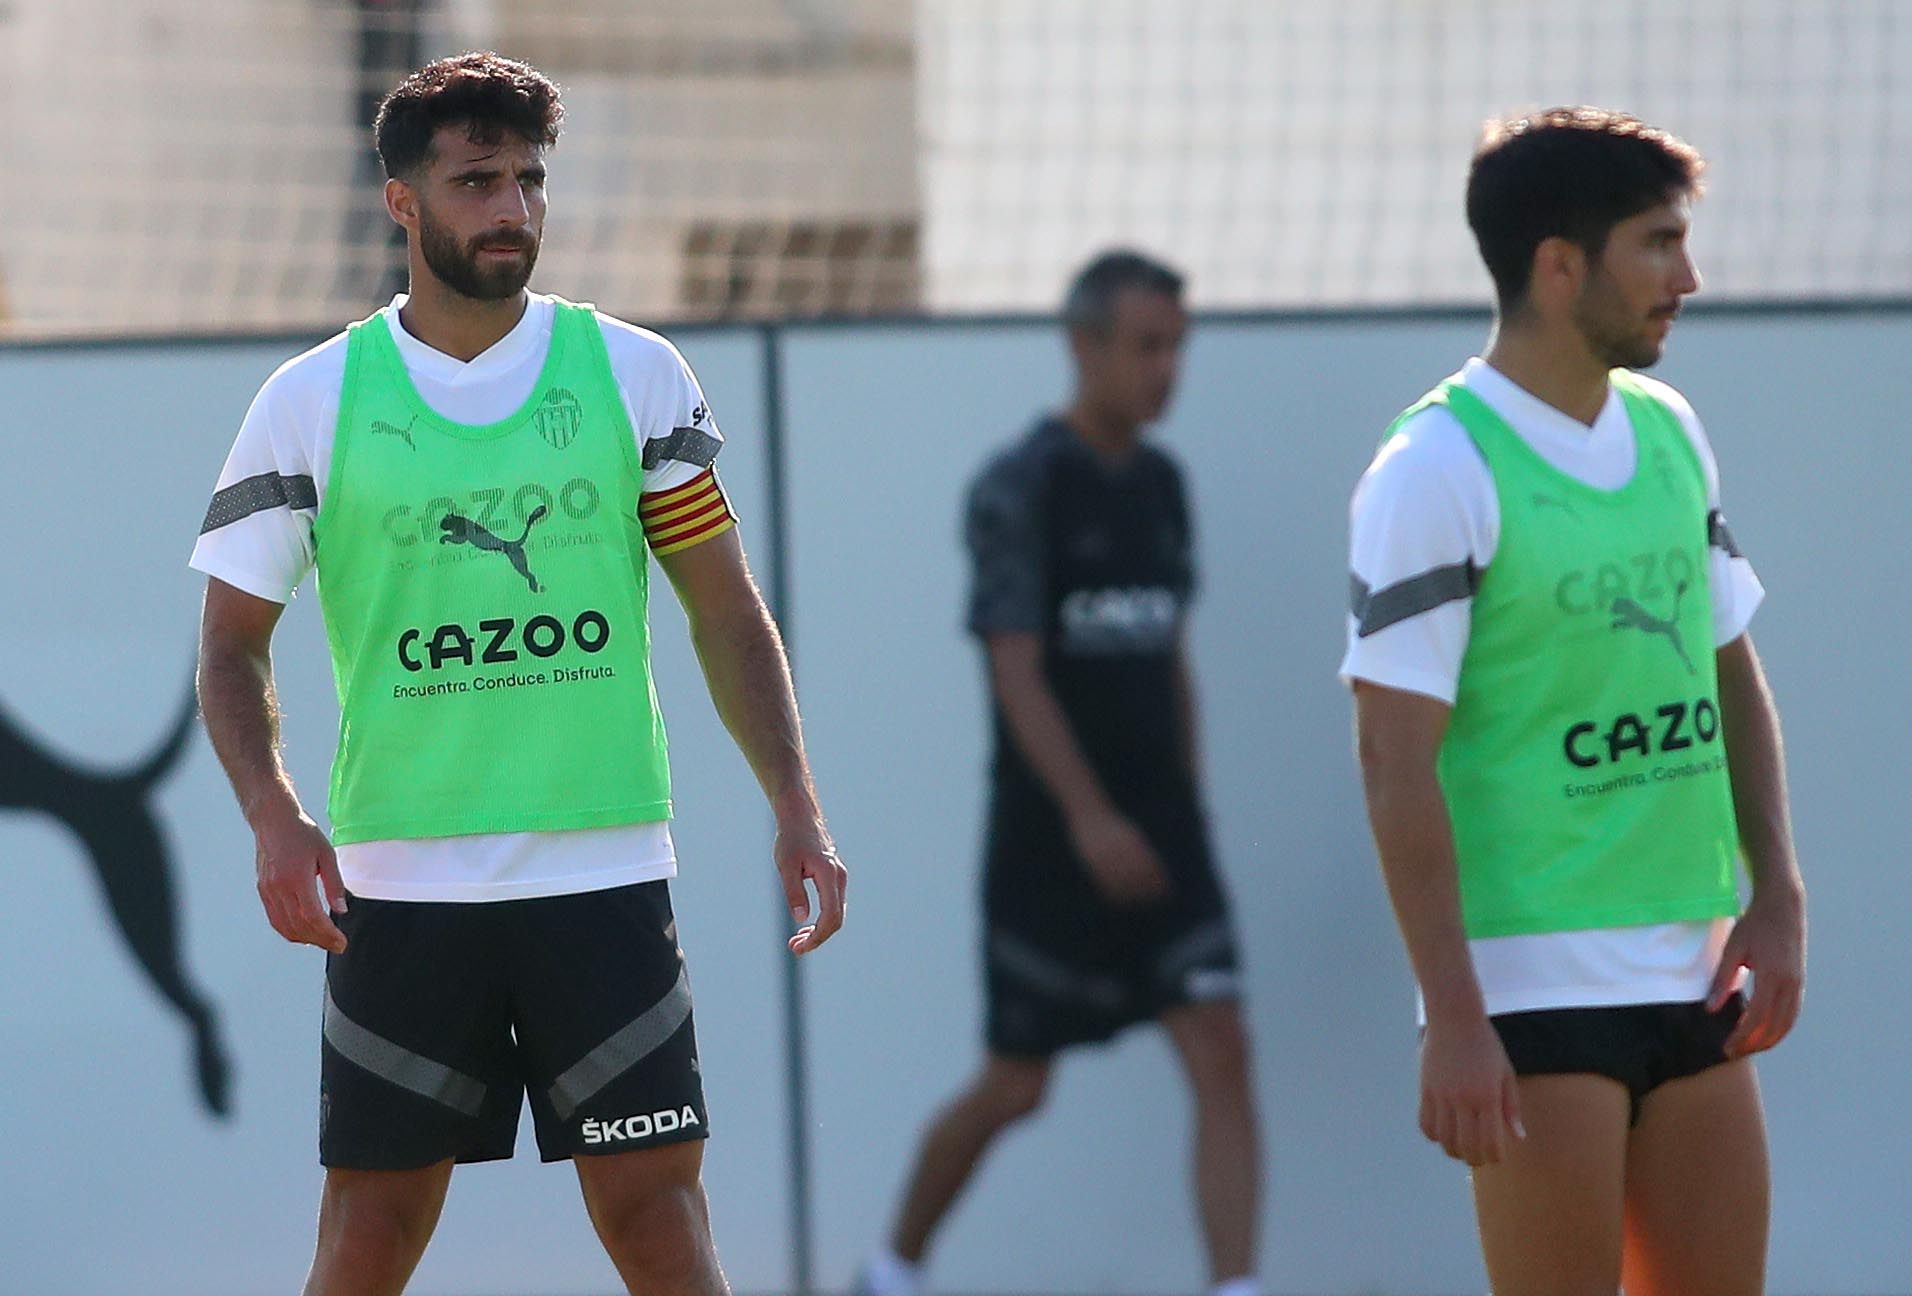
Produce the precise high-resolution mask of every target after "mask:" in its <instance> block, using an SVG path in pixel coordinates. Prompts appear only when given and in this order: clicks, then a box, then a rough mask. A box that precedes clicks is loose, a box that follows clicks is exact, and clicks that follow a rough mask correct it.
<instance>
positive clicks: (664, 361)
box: [598, 314, 724, 495]
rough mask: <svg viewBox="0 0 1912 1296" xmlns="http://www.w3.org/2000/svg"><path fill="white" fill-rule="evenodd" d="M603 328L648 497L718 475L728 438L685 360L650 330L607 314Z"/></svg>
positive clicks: (666, 340)
mask: <svg viewBox="0 0 1912 1296" xmlns="http://www.w3.org/2000/svg"><path fill="white" fill-rule="evenodd" d="M598 322H599V325H600V326H601V327H602V329H603V331H604V342H605V347H606V349H607V350H608V351H609V352H610V356H611V371H612V373H613V374H615V375H616V377H617V384H618V387H619V389H620V390H621V391H622V392H623V395H624V409H625V413H626V414H627V415H628V416H629V418H630V420H631V429H632V431H633V432H634V433H635V434H636V436H637V452H638V458H639V462H641V463H642V464H643V466H644V485H643V493H644V494H646V495H651V494H655V493H657V492H659V491H667V490H671V489H674V488H675V487H678V486H682V485H684V484H685V483H687V482H690V481H693V480H695V479H696V478H697V477H698V476H699V475H700V474H702V473H705V472H709V471H714V468H715V461H716V458H717V454H718V452H719V451H721V450H722V449H723V447H724V434H723V433H722V432H721V431H719V430H718V427H717V420H716V418H715V417H714V416H713V415H712V414H711V412H710V403H709V402H708V401H707V400H705V399H704V389H703V387H702V386H701V385H699V383H698V381H697V375H696V374H694V373H692V372H691V367H690V363H689V362H688V361H686V360H685V359H684V357H683V354H682V353H681V352H679V351H678V349H677V348H676V347H675V346H673V345H671V343H670V341H669V340H668V339H666V338H664V337H663V336H662V335H660V334H657V333H653V332H651V331H650V330H649V329H645V328H639V327H637V326H636V325H635V324H626V323H625V322H624V321H623V320H620V319H615V318H613V317H611V316H608V315H602V314H600V315H599V316H598Z"/></svg>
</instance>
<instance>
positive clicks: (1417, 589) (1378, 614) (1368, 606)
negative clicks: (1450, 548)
mask: <svg viewBox="0 0 1912 1296" xmlns="http://www.w3.org/2000/svg"><path fill="white" fill-rule="evenodd" d="M1349 581H1350V582H1351V589H1350V597H1349V600H1348V610H1349V611H1351V612H1353V613H1354V619H1355V621H1356V623H1357V626H1358V629H1357V631H1356V634H1357V636H1358V637H1359V638H1362V639H1365V638H1367V637H1368V636H1369V635H1371V634H1375V633H1378V632H1379V631H1382V630H1385V629H1387V628H1388V627H1389V626H1391V625H1395V624H1396V623H1398V622H1401V621H1406V620H1408V619H1409V618H1410V617H1417V616H1419V615H1421V613H1423V612H1432V611H1433V610H1434V609H1435V608H1437V607H1439V606H1441V605H1442V604H1443V603H1453V602H1456V601H1457V600H1460V599H1466V598H1472V597H1473V596H1474V591H1476V590H1477V589H1479V588H1480V568H1478V567H1476V566H1474V563H1473V560H1472V559H1469V560H1468V561H1466V562H1457V563H1449V564H1448V565H1447V566H1445V567H1430V568H1429V569H1428V570H1426V571H1424V572H1422V573H1421V574H1420V575H1418V576H1410V577H1408V578H1407V579H1406V580H1404V581H1396V582H1395V583H1394V584H1392V585H1390V586H1388V587H1387V588H1386V589H1381V590H1370V589H1369V588H1368V586H1367V583H1366V582H1365V581H1363V580H1362V579H1361V578H1360V577H1359V576H1350V577H1349Z"/></svg>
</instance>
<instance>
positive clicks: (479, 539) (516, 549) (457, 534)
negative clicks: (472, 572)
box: [438, 504, 551, 594]
mask: <svg viewBox="0 0 1912 1296" xmlns="http://www.w3.org/2000/svg"><path fill="white" fill-rule="evenodd" d="M550 511H551V510H550V509H548V508H546V507H545V506H544V505H542V504H540V505H538V507H536V508H534V509H532V510H531V516H530V517H528V518H526V519H525V520H524V530H523V531H522V532H521V533H519V536H518V538H517V539H516V540H501V539H499V538H498V537H497V536H495V535H493V534H492V533H491V532H490V531H489V530H488V529H486V527H485V526H484V524H483V523H480V522H474V521H472V520H471V519H470V518H468V517H466V516H465V515H464V514H462V513H447V514H445V516H444V517H442V518H440V519H438V529H439V530H440V531H443V532H444V533H445V534H443V535H441V536H439V537H438V543H439V544H468V545H470V546H471V547H472V548H474V549H489V550H491V551H492V552H493V553H501V554H503V555H504V556H505V557H507V558H509V559H510V560H511V565H512V566H513V567H516V568H517V569H518V574H519V575H520V576H522V577H524V578H525V581H526V582H527V583H528V584H530V586H531V592H532V593H533V594H542V593H544V586H542V585H540V584H538V578H537V577H536V576H533V575H532V574H531V566H530V564H529V563H527V562H525V557H524V542H525V537H526V536H528V535H530V534H531V528H532V527H533V526H535V525H536V524H537V523H538V522H539V521H540V520H541V519H542V518H543V517H544V515H545V514H546V513H549V512H550Z"/></svg>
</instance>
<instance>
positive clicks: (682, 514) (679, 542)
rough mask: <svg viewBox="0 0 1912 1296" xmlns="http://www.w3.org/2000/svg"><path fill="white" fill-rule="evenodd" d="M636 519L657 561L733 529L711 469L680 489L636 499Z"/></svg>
mask: <svg viewBox="0 0 1912 1296" xmlns="http://www.w3.org/2000/svg"><path fill="white" fill-rule="evenodd" d="M637 519H638V521H639V522H641V523H643V524H644V539H645V540H647V541H648V542H649V543H650V546H651V552H652V553H654V554H657V555H659V556H660V557H661V556H663V555H664V554H671V553H676V552H677V551H678V550H680V549H689V548H690V547H691V546H693V545H700V544H702V543H703V542H704V541H706V540H710V539H713V538H715V537H717V536H720V535H722V534H723V533H724V532H726V531H728V530H730V528H732V527H734V526H736V525H737V515H736V514H735V513H733V512H731V510H730V499H729V497H728V496H726V495H725V494H724V488H723V487H722V486H721V485H719V484H718V482H717V473H716V470H715V469H711V468H706V469H704V471H702V472H700V473H698V474H697V475H696V476H695V477H693V478H691V479H690V480H689V481H687V482H685V483H684V484H683V485H682V486H673V487H672V488H671V489H669V490H665V491H651V492H648V493H646V494H644V495H642V496H640V497H639V498H638V501H637Z"/></svg>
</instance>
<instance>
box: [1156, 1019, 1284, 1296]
mask: <svg viewBox="0 0 1912 1296" xmlns="http://www.w3.org/2000/svg"><path fill="white" fill-rule="evenodd" d="M1162 1026H1163V1028H1164V1029H1165V1030H1166V1031H1167V1032H1168V1036H1169V1039H1170V1040H1172V1041H1173V1042H1174V1044H1175V1050H1176V1052H1177V1053H1179V1054H1180V1055H1181V1059H1182V1066H1183V1068H1184V1069H1185V1070H1186V1071H1187V1072H1188V1082H1189V1087H1190V1089H1191V1090H1192V1092H1193V1094H1194V1099H1195V1204H1196V1208H1197V1210H1198V1211H1199V1212H1200V1214H1201V1220H1202V1236H1203V1238H1204V1239H1205V1240H1206V1241H1207V1244H1208V1267H1209V1278H1210V1281H1212V1282H1216V1283H1220V1282H1225V1281H1227V1280H1228V1279H1230V1278H1242V1277H1248V1276H1250V1275H1252V1274H1253V1273H1254V1272H1255V1233H1256V1228H1257V1225H1259V1223H1260V1220H1261V1215H1260V1209H1261V1208H1260V1197H1261V1136H1260V1132H1259V1130H1258V1128H1257V1123H1256V1119H1255V1096H1254V1089H1253V1085H1252V1084H1251V1082H1250V1065H1249V1053H1248V1037H1247V1033H1246V1032H1245V1031H1244V1030H1243V1029H1242V1021H1241V1008H1240V1006H1239V1005H1238V1004H1236V1003H1233V1002H1228V1003H1202V1004H1186V1005H1183V1006H1181V1007H1178V1008H1171V1009H1170V1010H1169V1011H1167V1012H1165V1013H1163V1014H1162Z"/></svg>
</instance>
